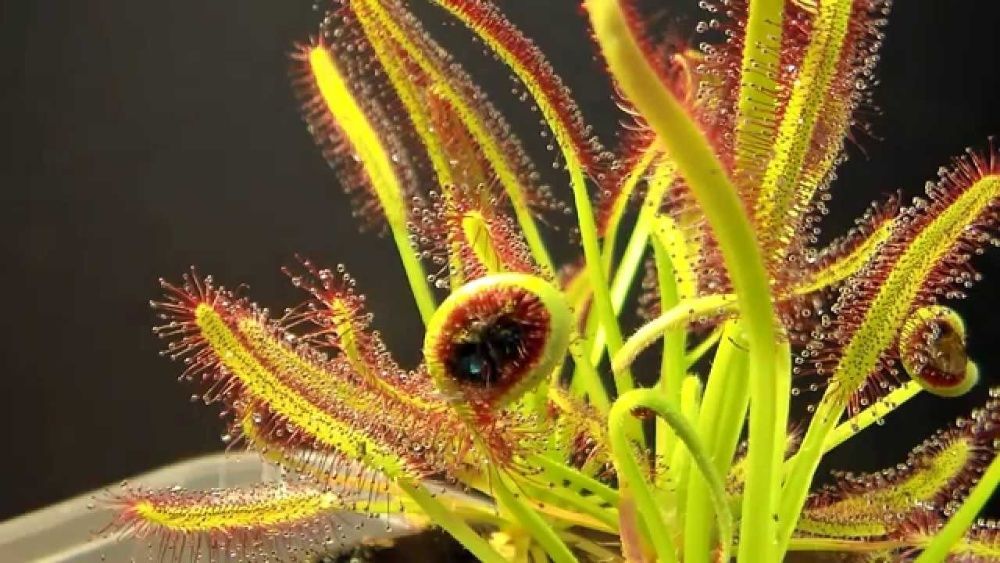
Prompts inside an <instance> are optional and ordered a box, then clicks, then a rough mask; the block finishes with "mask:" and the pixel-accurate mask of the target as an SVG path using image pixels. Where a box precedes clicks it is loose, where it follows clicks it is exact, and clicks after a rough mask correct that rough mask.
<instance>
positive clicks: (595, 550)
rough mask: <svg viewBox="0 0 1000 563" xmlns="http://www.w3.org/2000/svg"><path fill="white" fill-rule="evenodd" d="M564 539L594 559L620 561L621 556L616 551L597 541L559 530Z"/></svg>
mask: <svg viewBox="0 0 1000 563" xmlns="http://www.w3.org/2000/svg"><path fill="white" fill-rule="evenodd" d="M561 535H562V537H563V539H564V540H566V541H568V542H569V543H571V544H573V545H574V546H575V547H576V548H577V549H578V550H580V551H582V552H584V553H586V554H588V555H591V556H592V557H593V558H594V560H595V561H621V560H622V556H621V554H620V553H618V552H616V551H612V550H610V549H608V548H606V547H604V546H602V545H600V544H599V543H597V542H595V541H593V540H591V539H588V538H585V537H583V536H580V535H578V534H574V533H573V532H561Z"/></svg>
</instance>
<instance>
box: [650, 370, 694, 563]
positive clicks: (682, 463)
mask: <svg viewBox="0 0 1000 563" xmlns="http://www.w3.org/2000/svg"><path fill="white" fill-rule="evenodd" d="M701 393H702V386H701V380H700V379H698V376H697V375H689V376H687V377H685V378H684V382H683V384H682V385H681V400H680V412H681V414H682V415H684V420H686V421H687V422H688V424H690V425H691V427H692V428H696V427H697V425H698V413H699V412H700V411H701ZM661 420H662V419H661ZM668 428H669V425H668ZM669 460H670V464H669V466H668V473H667V475H668V476H670V477H671V478H673V479H674V487H673V489H674V498H676V501H675V503H676V506H677V514H683V515H684V518H687V517H688V514H687V508H686V505H685V503H686V502H687V487H688V480H689V478H690V475H691V453H690V451H689V450H688V449H687V448H679V447H678V448H674V451H673V452H672V453H671V455H670V458H669ZM702 524H703V525H704V522H703V523H702ZM684 553H685V554H686V555H687V557H689V558H690V557H692V555H691V554H689V553H688V552H686V551H685V552H684ZM694 557H696V558H697V556H694Z"/></svg>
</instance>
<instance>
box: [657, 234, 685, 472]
mask: <svg viewBox="0 0 1000 563" xmlns="http://www.w3.org/2000/svg"><path fill="white" fill-rule="evenodd" d="M653 257H654V260H655V261H656V278H657V284H658V286H659V290H660V310H661V311H669V310H670V309H673V308H674V307H676V306H677V304H678V303H680V295H679V293H678V289H677V280H676V278H675V277H674V266H673V263H672V261H671V260H670V254H669V253H668V252H667V249H666V248H665V247H664V246H663V243H662V242H661V241H660V239H659V237H655V236H654V237H653ZM686 348H687V331H686V330H684V329H683V328H675V329H672V330H668V331H666V332H665V333H664V334H663V355H662V356H661V358H660V381H659V387H660V389H661V390H662V391H663V393H664V396H666V398H667V400H668V401H670V403H671V404H672V405H674V406H680V400H681V383H682V382H683V381H684V374H685V373H686V372H687V365H686V363H685V362H684V351H685V349H686ZM675 442H676V439H675V436H674V434H673V432H670V431H669V430H668V429H667V426H666V424H665V423H664V422H663V421H662V420H657V423H656V449H655V450H654V451H655V452H656V453H657V455H661V456H666V459H669V456H670V455H671V453H672V452H673V451H674V443H675Z"/></svg>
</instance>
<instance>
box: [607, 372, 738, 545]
mask: <svg viewBox="0 0 1000 563" xmlns="http://www.w3.org/2000/svg"><path fill="white" fill-rule="evenodd" d="M636 408H647V409H651V410H653V411H654V412H655V413H656V414H657V415H658V416H661V417H663V418H664V419H666V421H667V422H668V424H670V427H671V428H672V429H673V431H674V432H675V433H676V434H677V437H678V438H679V439H680V441H681V442H683V443H684V444H685V445H686V446H687V448H688V451H689V452H690V455H691V459H693V460H694V462H695V464H696V465H697V466H698V469H699V470H700V471H701V472H702V475H703V476H704V477H705V481H706V482H707V483H708V486H709V490H710V491H711V497H712V504H713V506H714V508H715V512H716V514H715V515H716V519H717V526H718V529H719V537H720V554H719V560H720V561H728V560H729V546H730V545H732V541H733V518H732V514H731V513H730V512H729V507H728V505H727V504H726V494H725V488H724V485H723V481H722V477H721V475H720V474H719V472H718V471H717V470H716V469H715V466H714V465H712V463H711V461H710V459H709V456H708V452H707V451H706V450H705V447H704V445H703V444H702V442H701V441H700V440H699V438H698V435H697V433H696V432H695V430H694V428H692V427H691V425H690V424H688V422H687V421H686V420H685V418H684V415H683V414H681V413H680V412H679V411H678V410H677V409H675V408H674V407H673V406H672V405H671V404H670V403H669V402H667V400H666V399H665V398H664V397H663V396H662V394H660V392H659V391H657V390H654V389H637V390H635V391H631V392H629V393H626V394H625V395H622V396H621V397H620V398H619V399H618V400H617V401H615V404H614V405H613V406H612V407H611V413H610V415H609V417H608V428H609V432H610V437H611V447H612V457H613V459H614V463H615V467H616V468H617V470H618V476H619V478H621V479H622V480H623V481H624V482H625V483H627V485H628V486H629V487H631V489H632V490H633V491H634V493H635V498H636V507H637V509H638V510H639V514H640V515H641V516H642V518H643V520H644V521H645V524H646V528H647V529H648V530H650V531H651V535H652V538H651V539H652V541H653V545H654V548H655V549H656V552H657V556H658V557H659V558H660V560H661V561H675V560H676V553H675V551H674V546H673V544H672V542H670V540H669V528H667V527H666V526H665V525H664V522H663V517H662V514H661V513H660V509H659V507H658V506H657V504H656V501H655V500H654V498H653V493H652V491H651V490H650V488H649V485H648V483H647V482H646V480H645V478H644V477H643V473H642V470H641V469H640V467H639V464H638V462H636V460H635V455H634V453H633V451H632V446H631V444H630V443H629V442H628V439H627V438H626V436H625V433H624V430H623V424H622V422H623V419H624V418H625V417H630V416H632V411H633V410H634V409H636ZM686 555H687V556H688V557H690V556H691V554H686Z"/></svg>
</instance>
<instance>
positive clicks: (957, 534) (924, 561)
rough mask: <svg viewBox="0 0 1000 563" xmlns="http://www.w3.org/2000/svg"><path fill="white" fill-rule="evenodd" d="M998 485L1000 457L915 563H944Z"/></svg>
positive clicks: (995, 459) (999, 482) (994, 459)
mask: <svg viewBox="0 0 1000 563" xmlns="http://www.w3.org/2000/svg"><path fill="white" fill-rule="evenodd" d="M998 484H1000V456H996V457H994V458H993V461H992V462H991V463H990V465H989V467H987V468H986V472H984V473H983V476H982V478H980V479H979V483H977V484H976V486H975V487H973V489H972V492H970V493H969V496H968V497H967V498H966V499H965V502H963V503H962V507H961V508H959V509H958V511H957V512H955V513H954V514H952V516H951V518H949V519H948V523H947V524H945V526H944V528H942V529H941V531H939V532H938V533H937V535H935V536H934V539H933V540H931V542H930V543H929V544H928V545H927V547H926V548H925V549H924V552H923V553H921V554H920V557H918V558H917V560H916V563H935V562H937V561H944V560H945V558H946V557H947V556H948V552H949V551H950V550H951V548H952V546H954V545H955V543H956V542H958V541H959V540H960V539H962V536H963V535H965V532H966V531H967V530H968V529H969V527H970V526H972V522H973V520H975V519H976V516H978V515H979V513H980V511H982V509H983V507H984V506H986V503H987V502H989V500H990V498H991V497H992V496H993V493H994V492H996V489H997V485H998Z"/></svg>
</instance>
